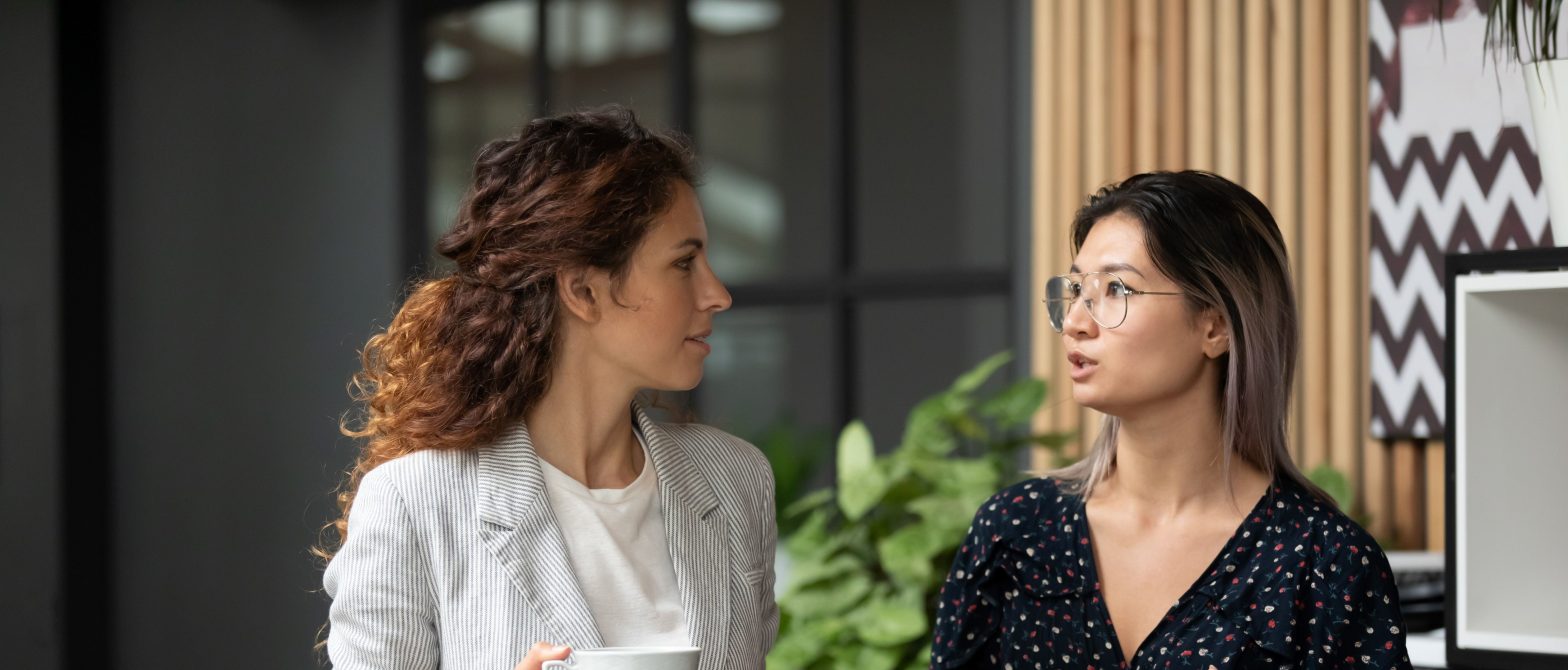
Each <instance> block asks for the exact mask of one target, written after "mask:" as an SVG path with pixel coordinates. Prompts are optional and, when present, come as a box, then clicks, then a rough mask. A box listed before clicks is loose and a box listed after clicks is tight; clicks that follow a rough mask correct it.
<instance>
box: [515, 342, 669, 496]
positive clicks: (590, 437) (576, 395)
mask: <svg viewBox="0 0 1568 670" xmlns="http://www.w3.org/2000/svg"><path fill="white" fill-rule="evenodd" d="M562 339H563V340H564V339H567V338H562ZM562 349H563V350H562V351H561V352H560V353H561V355H560V356H559V358H557V361H556V364H555V366H554V369H553V370H552V371H551V376H550V379H551V381H550V388H549V390H547V391H546V392H545V394H544V396H543V397H541V398H540V399H539V401H538V402H536V403H534V406H533V407H532V408H531V409H529V410H528V413H527V415H526V416H525V417H524V421H526V422H527V425H528V434H529V437H530V439H531V440H532V441H533V445H534V451H535V452H537V453H538V454H539V457H540V458H542V459H544V460H545V461H546V462H548V463H549V464H550V465H552V466H555V468H556V469H558V470H560V471H562V472H564V473H566V474H567V475H569V476H571V477H572V478H573V479H576V480H577V481H579V482H582V483H583V485H585V486H587V487H589V488H623V487H625V486H626V485H628V484H630V483H631V482H632V481H633V480H635V479H636V478H637V475H638V474H639V473H641V472H642V467H643V460H644V459H643V452H642V447H641V446H640V445H639V444H638V442H637V438H636V435H635V434H634V433H633V427H632V414H631V402H632V399H633V398H634V397H635V396H636V394H637V389H636V388H635V387H631V386H629V385H626V384H624V383H616V382H617V380H615V379H614V378H613V375H609V374H605V372H604V371H603V370H601V369H597V368H596V366H594V365H593V364H592V361H590V360H588V359H587V358H586V357H584V356H581V355H578V354H577V353H576V352H574V351H572V350H571V349H570V348H569V347H563V348H562Z"/></svg>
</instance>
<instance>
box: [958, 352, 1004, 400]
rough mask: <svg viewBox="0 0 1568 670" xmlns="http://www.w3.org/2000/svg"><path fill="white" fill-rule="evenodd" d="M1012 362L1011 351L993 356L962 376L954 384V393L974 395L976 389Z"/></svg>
mask: <svg viewBox="0 0 1568 670" xmlns="http://www.w3.org/2000/svg"><path fill="white" fill-rule="evenodd" d="M1011 360H1013V353H1012V352H1010V351H1003V352H1000V353H997V354H994V355H992V356H991V357H990V358H987V359H985V360H983V361H981V362H980V364H979V365H976V366H975V368H974V369H973V370H970V371H968V372H965V373H964V374H962V375H960V376H959V377H958V380H957V381H955V382H953V386H952V391H953V392H954V393H974V392H975V390H976V389H978V388H980V387H981V386H982V385H984V384H985V380H987V379H990V378H991V375H992V374H995V373H996V371H997V370H999V369H1001V367H1002V366H1003V365H1007V363H1008V361H1011Z"/></svg>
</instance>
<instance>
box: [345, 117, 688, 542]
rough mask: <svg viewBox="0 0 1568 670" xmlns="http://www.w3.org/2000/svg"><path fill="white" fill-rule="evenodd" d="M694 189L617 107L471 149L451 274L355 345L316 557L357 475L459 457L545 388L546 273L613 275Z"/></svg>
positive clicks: (681, 161) (451, 248)
mask: <svg viewBox="0 0 1568 670" xmlns="http://www.w3.org/2000/svg"><path fill="white" fill-rule="evenodd" d="M682 182H684V183H686V184H689V185H690V184H695V182H696V166H695V159H694V157H693V154H692V152H691V149H690V145H689V143H688V142H687V141H686V140H685V139H684V138H682V137H680V136H678V135H674V134H663V133H655V132H652V131H649V130H648V129H647V128H644V127H643V126H642V125H640V124H639V123H638V122H637V118H636V116H635V115H634V114H633V113H632V112H631V111H630V110H627V109H625V108H622V107H619V106H609V107H602V108H597V109H593V110H587V111H582V112H576V113H571V114H562V115H560V116H554V117H550V118H544V119H538V120H535V121H532V122H530V123H529V124H527V125H526V126H525V127H524V128H523V129H522V131H521V132H520V133H519V134H518V135H517V136H514V137H509V138H505V139H499V140H495V141H493V142H490V143H489V144H486V145H485V146H484V148H483V149H481V150H480V151H479V157H478V159H477V160H475V162H474V176H473V185H472V186H471V188H470V189H469V191H468V194H467V195H466V196H465V197H464V199H463V204H462V207H461V209H460V211H459V213H458V217H457V221H456V223H455V224H454V225H453V227H452V230H451V231H450V232H448V233H447V234H446V235H444V236H442V237H441V239H440V241H439V242H438V243H437V244H436V250H437V251H438V252H440V253H441V255H443V256H445V257H447V258H450V259H452V261H453V262H454V263H455V265H456V269H455V270H453V271H452V272H450V273H448V274H445V275H443V276H431V277H427V278H425V279H422V280H420V281H418V282H417V283H416V284H415V285H414V286H413V289H412V290H411V292H410V294H409V296H408V298H407V299H406V300H405V301H404V303H403V305H402V307H401V308H399V309H398V312H397V315H396V316H395V317H393V319H392V324H391V325H390V326H389V327H388V328H387V329H386V331H385V332H381V333H377V334H376V335H375V336H373V337H371V338H370V341H369V342H368V343H366V345H365V348H364V351H363V352H362V353H361V362H362V364H363V369H362V370H360V371H359V373H357V374H355V375H354V378H353V382H352V385H351V389H352V396H353V398H354V399H355V401H356V402H357V403H358V404H359V405H360V409H361V411H360V412H359V413H358V414H357V415H356V416H353V417H352V420H350V419H345V421H344V422H343V426H342V430H343V433H344V434H345V435H349V436H351V437H355V438H359V439H361V440H363V445H362V448H361V450H360V453H359V457H358V459H357V460H356V461H355V463H354V466H353V468H352V469H351V470H349V472H348V476H347V478H346V480H345V483H344V485H343V487H342V490H341V491H340V492H339V494H338V506H339V508H340V511H341V514H340V515H339V517H338V518H337V519H336V520H335V521H333V522H332V524H330V525H329V526H328V529H329V530H333V531H335V534H336V537H335V538H333V541H332V542H324V543H323V546H322V547H318V550H317V553H318V554H319V555H321V556H323V557H325V558H330V557H331V555H332V553H333V552H334V551H335V550H336V547H337V546H339V545H341V543H342V541H343V540H344V539H345V538H346V537H347V534H348V512H349V508H350V507H351V506H352V505H353V502H354V494H355V491H356V490H357V489H358V487H359V482H360V480H361V479H362V478H363V477H364V476H365V474H366V473H368V472H370V470H371V469H373V468H375V467H376V466H377V465H380V464H381V463H384V462H386V461H388V460H391V459H393V458H396V457H398V456H401V455H403V454H407V453H410V452H414V451H419V450H423V449H472V448H476V447H479V446H481V445H483V444H486V443H488V442H490V441H491V440H492V439H494V438H495V437H496V435H498V434H499V432H500V431H501V430H503V429H504V428H506V426H507V425H508V424H510V423H512V422H513V421H515V420H517V419H519V418H521V417H522V416H523V415H524V413H526V412H527V411H528V409H529V408H530V407H532V406H533V404H534V403H536V402H537V401H538V400H539V398H540V397H541V396H542V395H543V394H544V392H545V390H546V389H548V388H549V386H550V371H551V367H552V363H553V362H554V352H555V348H556V336H557V331H558V328H557V313H558V311H559V307H558V302H557V297H556V289H555V276H556V272H557V271H559V270H562V269H566V268H571V267H593V268H600V269H604V270H608V271H609V272H610V273H611V277H612V279H613V280H614V281H616V282H619V281H620V280H621V279H623V278H624V276H625V272H626V269H627V264H628V261H629V260H630V259H631V256H632V252H633V251H635V250H636V248H637V246H638V243H639V242H641V241H642V239H643V237H644V236H645V235H646V234H647V232H648V230H649V228H650V227H651V223H652V221H653V220H654V219H655V218H657V217H658V216H659V215H660V214H661V213H663V212H664V210H666V209H667V208H668V207H669V206H670V204H671V203H672V202H673V200H674V194H675V190H676V188H677V185H678V184H680V183H682Z"/></svg>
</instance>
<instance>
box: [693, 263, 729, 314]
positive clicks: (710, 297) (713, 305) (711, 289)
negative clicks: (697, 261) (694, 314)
mask: <svg viewBox="0 0 1568 670" xmlns="http://www.w3.org/2000/svg"><path fill="white" fill-rule="evenodd" d="M703 266H704V267H707V263H704V264H703ZM707 269H708V272H707V273H706V274H707V275H708V277H707V281H705V282H703V286H702V289H701V291H702V293H701V295H700V298H701V302H700V304H701V306H702V310H703V311H705V312H707V311H713V312H722V311H724V310H727V309H729V308H730V305H732V304H734V302H735V301H734V299H732V298H731V297H730V290H729V289H727V288H724V282H722V281H720V280H719V275H717V274H715V273H714V272H713V268H711V267H707Z"/></svg>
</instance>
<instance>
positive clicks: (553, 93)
mask: <svg viewBox="0 0 1568 670" xmlns="http://www.w3.org/2000/svg"><path fill="white" fill-rule="evenodd" d="M672 11H673V10H672V9H671V8H670V3H669V2H668V0H577V1H575V2H552V3H550V6H549V26H550V35H549V41H548V44H547V45H546V49H547V51H548V52H549V57H550V70H551V75H550V76H551V80H550V99H549V106H550V111H551V113H558V112H565V111H571V110H574V109H580V108H583V107H592V106H595V105H602V104H607V103H612V102H616V103H620V104H623V105H626V106H627V107H630V108H632V109H633V110H634V111H636V112H637V118H638V119H639V120H641V121H642V122H643V124H644V125H647V126H649V127H651V128H668V127H670V125H671V124H672V123H673V122H674V119H672V118H670V113H671V101H670V92H671V91H670V88H671V83H670V82H671V80H670V67H671V66H670V40H671V36H672V35H673V33H674V31H673V30H672V28H671V26H672V22H671V18H672V17H671V12H672Z"/></svg>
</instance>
